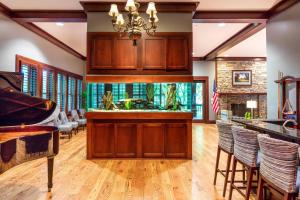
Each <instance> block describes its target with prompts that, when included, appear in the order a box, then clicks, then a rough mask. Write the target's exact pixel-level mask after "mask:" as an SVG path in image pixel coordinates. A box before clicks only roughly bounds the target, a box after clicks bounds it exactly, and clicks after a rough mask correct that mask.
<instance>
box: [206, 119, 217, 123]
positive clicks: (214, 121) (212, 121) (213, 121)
mask: <svg viewBox="0 0 300 200" xmlns="http://www.w3.org/2000/svg"><path fill="white" fill-rule="evenodd" d="M215 123H216V120H208V122H207V124H215Z"/></svg>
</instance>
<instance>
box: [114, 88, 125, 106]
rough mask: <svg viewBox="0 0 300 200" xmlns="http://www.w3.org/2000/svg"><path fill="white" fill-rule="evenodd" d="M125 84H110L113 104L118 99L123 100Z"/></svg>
mask: <svg viewBox="0 0 300 200" xmlns="http://www.w3.org/2000/svg"><path fill="white" fill-rule="evenodd" d="M125 93H126V84H125V83H113V84H112V95H113V101H114V103H116V102H118V101H119V100H120V99H125Z"/></svg>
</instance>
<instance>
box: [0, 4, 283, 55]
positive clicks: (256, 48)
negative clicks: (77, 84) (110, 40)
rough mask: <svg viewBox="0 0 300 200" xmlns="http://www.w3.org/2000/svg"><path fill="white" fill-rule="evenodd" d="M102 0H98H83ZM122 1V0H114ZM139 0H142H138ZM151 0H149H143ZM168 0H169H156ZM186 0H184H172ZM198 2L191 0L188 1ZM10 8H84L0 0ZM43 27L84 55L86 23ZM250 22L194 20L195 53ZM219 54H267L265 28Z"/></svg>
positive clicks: (214, 7) (231, 7) (260, 7)
mask: <svg viewBox="0 0 300 200" xmlns="http://www.w3.org/2000/svg"><path fill="white" fill-rule="evenodd" d="M82 1H99V0H82ZM113 1H120V0H112V2H113ZM121 1H122V0H121ZM139 1H140V0H139ZM141 1H149V0H141ZM155 1H156V2H158V1H168V2H170V0H155ZM171 1H174V2H176V1H180V2H182V1H185V0H171ZM191 1H192V2H198V1H193V0H189V1H186V2H191ZM279 1H280V0H248V1H246V0H200V3H199V6H198V8H197V10H210V11H224V10H228V11H251V10H256V11H266V10H269V9H270V8H272V7H273V6H274V5H275V4H276V3H278V2H279ZM0 2H1V3H3V4H4V5H6V6H8V7H9V8H10V9H13V10H17V9H25V10H26V9H29V10H82V9H83V8H82V6H81V5H80V3H79V2H80V0H0ZM34 24H35V25H37V26H38V27H40V28H41V29H43V30H45V31H46V32H48V33H49V34H51V35H53V36H54V37H55V38H57V39H58V40H60V41H62V42H63V43H65V44H66V45H68V46H70V47H71V48H73V49H74V50H75V51H77V52H79V53H80V54H82V55H84V56H85V55H86V31H87V24H86V23H64V26H57V25H56V23H54V22H39V23H34ZM247 25H248V24H247V23H227V24H225V26H224V25H223V26H220V24H218V23H194V24H193V56H194V57H204V56H205V55H207V54H208V53H209V52H211V51H212V50H213V49H215V48H216V47H218V46H219V45H221V44H222V43H223V42H225V41H226V40H227V39H229V38H231V37H232V36H233V35H235V34H236V33H238V32H239V31H240V30H242V29H243V28H244V27H246V26H247ZM219 56H230V57H265V56H266V31H265V30H262V31H260V32H258V33H257V34H255V35H253V36H251V37H250V38H248V39H246V40H245V41H243V42H241V43H240V44H238V45H236V46H234V47H232V48H231V49H229V50H227V51H226V52H223V53H222V54H221V55H219Z"/></svg>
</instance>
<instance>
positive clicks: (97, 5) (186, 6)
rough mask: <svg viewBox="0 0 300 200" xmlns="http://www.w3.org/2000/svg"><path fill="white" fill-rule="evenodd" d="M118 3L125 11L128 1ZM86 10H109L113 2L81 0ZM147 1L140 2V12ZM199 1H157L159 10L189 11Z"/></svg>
mask: <svg viewBox="0 0 300 200" xmlns="http://www.w3.org/2000/svg"><path fill="white" fill-rule="evenodd" d="M113 3H115V4H117V5H118V8H119V11H120V12H124V11H125V10H124V7H125V4H126V2H113ZM80 4H81V5H82V7H83V9H84V11H85V12H108V11H109V10H110V5H111V4H112V2H110V1H109V2H108V1H106V2H94V1H81V2H80ZM147 4H148V3H147V2H141V3H140V8H139V11H140V12H145V11H146V9H147ZM198 4H199V3H198V2H156V9H157V11H158V12H160V13H163V12H177V13H178V12H180V13H188V12H194V11H195V10H196V9H197V6H198Z"/></svg>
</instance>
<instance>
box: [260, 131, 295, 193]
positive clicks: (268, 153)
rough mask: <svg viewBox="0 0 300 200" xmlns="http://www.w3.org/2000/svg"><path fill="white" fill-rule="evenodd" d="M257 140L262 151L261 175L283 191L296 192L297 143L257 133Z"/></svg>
mask: <svg viewBox="0 0 300 200" xmlns="http://www.w3.org/2000/svg"><path fill="white" fill-rule="evenodd" d="M258 141H259V146H260V149H261V153H262V161H261V165H260V173H261V175H262V176H263V177H264V178H265V179H267V180H268V181H270V182H271V183H273V184H274V185H275V186H277V187H279V188H281V189H282V190H283V191H285V192H288V193H292V192H296V177H297V168H298V148H299V145H298V144H296V143H291V142H286V141H283V140H278V139H274V138H270V137H269V136H268V135H265V134H259V135H258Z"/></svg>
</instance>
